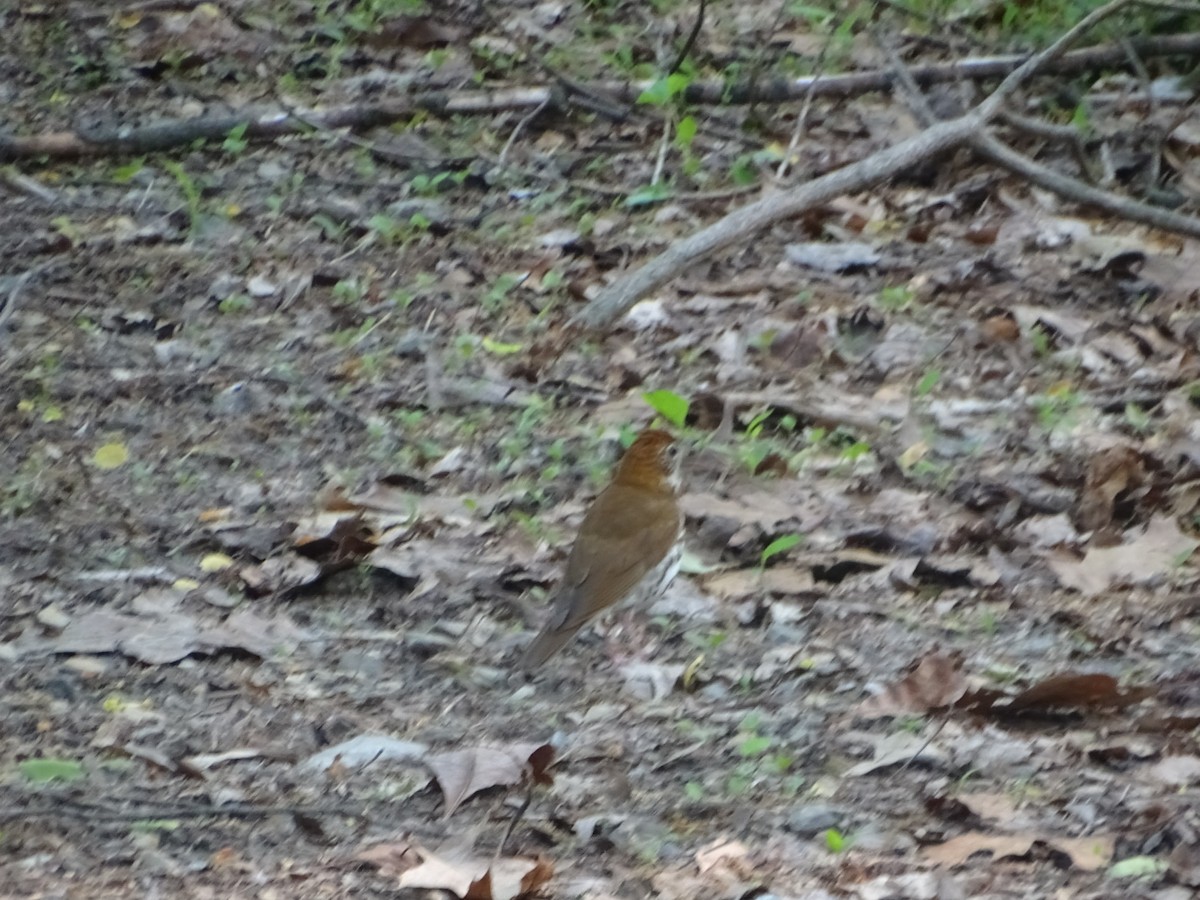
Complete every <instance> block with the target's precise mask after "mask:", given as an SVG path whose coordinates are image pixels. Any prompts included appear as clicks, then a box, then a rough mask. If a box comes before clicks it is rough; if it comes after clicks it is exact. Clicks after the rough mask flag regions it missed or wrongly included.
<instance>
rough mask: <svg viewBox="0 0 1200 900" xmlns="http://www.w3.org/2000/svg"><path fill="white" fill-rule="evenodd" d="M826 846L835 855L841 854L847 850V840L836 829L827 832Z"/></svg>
mask: <svg viewBox="0 0 1200 900" xmlns="http://www.w3.org/2000/svg"><path fill="white" fill-rule="evenodd" d="M825 846H826V847H828V848H829V849H830V851H831V852H833V853H841V852H842V851H843V850H845V849H846V838H845V837H844V836H843V835H842V833H841V832H840V831H838V830H837V829H836V828H829V829H827V830H826V831H825Z"/></svg>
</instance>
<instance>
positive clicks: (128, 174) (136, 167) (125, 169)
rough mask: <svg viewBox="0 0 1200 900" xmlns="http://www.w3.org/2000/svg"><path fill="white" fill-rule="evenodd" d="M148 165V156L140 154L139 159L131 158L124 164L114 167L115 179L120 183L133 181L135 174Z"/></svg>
mask: <svg viewBox="0 0 1200 900" xmlns="http://www.w3.org/2000/svg"><path fill="white" fill-rule="evenodd" d="M145 165H146V157H144V156H139V157H138V158H137V159H134V160H130V161H129V162H128V163H126V164H125V165H123V166H117V167H116V168H115V169H113V175H112V177H113V181H115V182H117V183H118V184H128V183H129V182H131V181H133V178H134V176H135V175H137V173H138V172H140V171H142V169H143V168H144V167H145Z"/></svg>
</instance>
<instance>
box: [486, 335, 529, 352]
mask: <svg viewBox="0 0 1200 900" xmlns="http://www.w3.org/2000/svg"><path fill="white" fill-rule="evenodd" d="M479 345H480V346H481V347H483V349H484V350H486V351H487V352H488V353H494V354H495V355H496V356H512V355H513V354H514V353H520V352H521V351H522V350H523V349H525V348H524V345H523V344H505V343H503V342H501V341H493V340H492V339H491V338H490V337H485V338H481V339H480V341H479Z"/></svg>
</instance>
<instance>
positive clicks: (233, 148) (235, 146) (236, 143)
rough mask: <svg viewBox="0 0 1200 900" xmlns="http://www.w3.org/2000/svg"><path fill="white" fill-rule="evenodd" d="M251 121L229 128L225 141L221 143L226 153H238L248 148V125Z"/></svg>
mask: <svg viewBox="0 0 1200 900" xmlns="http://www.w3.org/2000/svg"><path fill="white" fill-rule="evenodd" d="M249 124H250V123H249V122H242V123H241V124H240V125H235V126H233V128H231V129H229V134H228V135H226V136H225V142H224V143H223V144H221V149H222V150H224V151H225V152H226V153H232V154H238V153H241V152H242V151H243V150H245V149H246V145H247V143H248V142H247V141H246V126H247V125H249Z"/></svg>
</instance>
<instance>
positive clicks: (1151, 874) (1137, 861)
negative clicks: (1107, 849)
mask: <svg viewBox="0 0 1200 900" xmlns="http://www.w3.org/2000/svg"><path fill="white" fill-rule="evenodd" d="M1168 868H1170V866H1169V865H1168V863H1167V861H1166V860H1165V859H1155V858H1154V857H1153V856H1131V857H1129V859H1123V860H1121V861H1120V862H1116V863H1113V864H1112V865H1111V866H1110V867H1109V869H1108V877H1109V878H1155V877H1157V876H1159V875H1161V874H1162V873H1163V872H1165V871H1167V869H1168Z"/></svg>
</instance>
